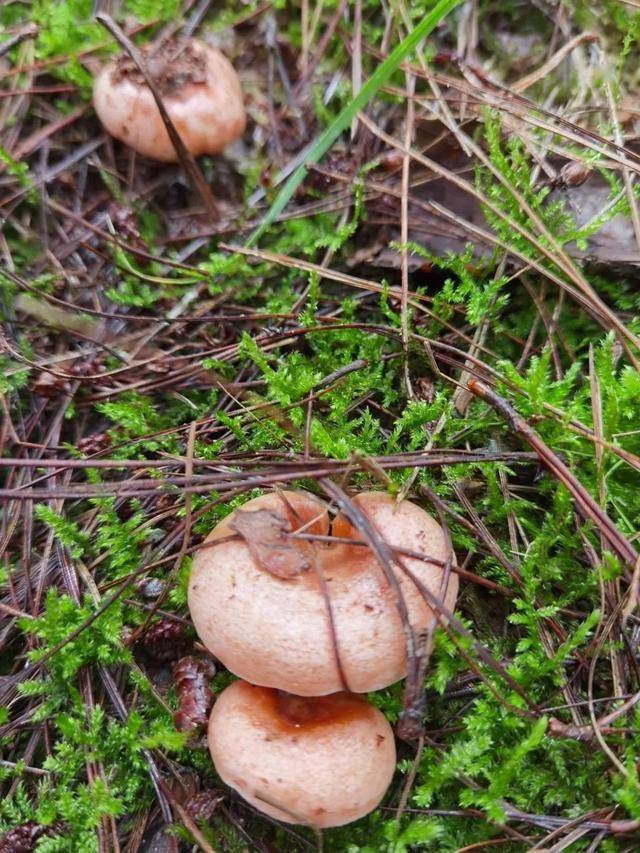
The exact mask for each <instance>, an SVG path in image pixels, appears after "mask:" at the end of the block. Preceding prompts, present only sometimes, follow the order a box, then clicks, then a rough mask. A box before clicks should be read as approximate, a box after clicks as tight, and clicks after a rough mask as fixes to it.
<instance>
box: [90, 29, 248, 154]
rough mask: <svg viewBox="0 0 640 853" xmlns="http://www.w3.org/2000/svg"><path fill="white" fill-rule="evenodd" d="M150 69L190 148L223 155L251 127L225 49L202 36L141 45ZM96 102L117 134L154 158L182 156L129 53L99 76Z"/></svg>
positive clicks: (108, 127)
mask: <svg viewBox="0 0 640 853" xmlns="http://www.w3.org/2000/svg"><path fill="white" fill-rule="evenodd" d="M140 53H141V54H142V56H143V59H144V62H145V66H146V70H147V72H148V74H149V76H150V78H151V79H152V81H153V83H154V84H155V86H156V88H157V90H158V92H159V93H160V94H161V95H162V104H163V106H164V108H165V109H166V111H167V114H168V115H169V117H170V119H171V124H172V125H173V127H174V128H175V130H176V131H177V133H178V134H179V136H180V139H181V140H182V142H183V143H184V145H185V147H186V149H187V150H188V151H189V152H190V154H192V155H193V156H194V157H198V156H199V155H201V154H218V153H219V152H221V151H223V150H224V149H225V148H226V147H227V146H228V145H229V144H230V143H231V142H233V141H234V139H237V138H238V137H239V136H240V135H241V134H242V132H243V131H244V128H245V123H246V115H245V110H244V105H243V102H242V91H241V89H240V81H239V80H238V75H237V74H236V72H235V71H234V69H233V66H232V65H231V63H230V62H229V60H228V59H226V57H225V56H223V55H222V53H220V51H218V50H215V48H212V47H209V46H208V45H206V44H204V43H203V42H201V41H198V40H196V39H189V40H188V41H184V42H178V41H176V40H169V41H164V42H161V43H159V44H156V45H153V46H151V47H148V48H143V49H141V51H140ZM93 103H94V106H95V109H96V112H97V113H98V117H99V118H100V121H101V122H102V124H103V125H104V127H105V128H106V130H108V131H109V133H110V134H111V135H112V136H115V137H116V139H120V140H121V141H122V142H126V144H127V145H129V146H130V147H131V148H134V149H135V150H136V151H138V152H140V153H141V154H145V155H146V156H147V157H152V158H153V159H154V160H161V161H163V162H165V163H175V162H177V161H178V159H179V157H178V153H177V152H176V149H175V147H174V144H173V142H172V141H171V139H170V136H169V133H168V131H167V128H166V126H165V122H164V121H163V119H162V116H161V114H160V110H159V108H158V105H157V103H156V100H155V97H154V94H153V93H152V91H151V89H150V88H149V86H148V85H147V84H146V82H145V79H144V75H143V73H142V72H141V70H140V68H139V67H138V66H137V65H136V64H135V62H133V60H132V59H131V58H130V57H128V56H125V55H123V56H120V57H119V58H118V59H116V60H114V61H113V62H109V63H108V64H107V65H106V66H105V67H104V68H103V69H102V71H101V72H100V74H99V75H98V77H97V78H96V81H95V84H94V90H93Z"/></svg>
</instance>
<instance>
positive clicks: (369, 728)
mask: <svg viewBox="0 0 640 853" xmlns="http://www.w3.org/2000/svg"><path fill="white" fill-rule="evenodd" d="M209 749H210V751H211V757H212V758H213V763H214V764H215V767H216V770H217V771H218V774H219V775H220V777H221V778H222V779H223V781H224V782H226V783H227V785H229V786H230V787H231V788H234V789H235V790H236V791H238V793H239V794H240V795H241V796H242V797H243V798H244V799H245V800H247V801H248V802H249V803H251V804H252V805H253V806H255V807H256V808H257V809H259V810H260V811H261V812H264V813H265V814H268V815H270V816H271V817H274V818H277V819H278V820H282V821H285V822H287V823H304V824H307V825H310V826H313V827H314V828H316V829H321V828H323V827H327V826H342V825H343V824H345V823H349V822H350V821H352V820H357V819H358V818H360V817H362V816H363V815H365V814H368V813H369V812H370V811H372V810H373V809H374V808H375V807H376V806H377V805H378V803H379V802H380V800H381V799H382V797H383V796H384V793H385V791H386V790H387V788H388V787H389V784H390V782H391V779H392V777H393V772H394V769H395V763H396V750H395V743H394V738H393V732H392V730H391V726H390V725H389V723H388V722H387V721H386V719H385V717H384V716H383V714H381V712H380V711H378V709H377V708H374V707H373V705H370V704H369V703H368V702H366V701H365V700H364V699H363V698H362V697H360V696H355V695H354V694H352V693H334V694H333V695H332V696H321V697H317V698H302V697H300V696H292V695H291V694H288V693H283V692H281V691H279V690H272V689H270V688H267V687H256V686H254V685H253V684H248V683H247V682H246V681H236V682H234V683H233V684H232V685H231V686H230V687H227V688H226V690H224V691H223V692H222V693H221V694H220V696H219V697H218V699H217V701H216V703H215V705H214V706H213V711H212V712H211V716H210V718H209Z"/></svg>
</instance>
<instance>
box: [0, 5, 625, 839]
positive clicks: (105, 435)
mask: <svg viewBox="0 0 640 853" xmlns="http://www.w3.org/2000/svg"><path fill="white" fill-rule="evenodd" d="M100 11H102V12H104V13H108V15H109V16H110V18H107V23H108V22H109V20H111V19H113V20H114V21H116V22H117V24H118V25H119V27H121V29H122V31H123V32H124V33H126V34H127V35H128V36H129V37H130V38H131V39H132V40H133V41H134V42H135V44H137V45H138V46H142V45H144V44H147V43H150V42H152V41H153V42H157V41H160V40H162V39H163V38H166V37H168V36H174V37H177V38H184V37H188V36H192V35H196V36H198V37H199V38H200V39H202V40H204V41H206V42H208V43H209V44H211V45H213V46H215V47H218V48H219V49H220V50H222V51H223V52H224V53H225V54H226V56H227V57H228V58H229V59H230V60H231V62H232V63H233V64H234V66H235V68H236V70H237V72H238V74H239V77H240V80H241V83H242V89H243V93H244V99H245V105H246V110H247V116H248V120H247V126H246V130H245V132H244V135H243V136H242V138H241V139H239V140H238V141H236V142H235V143H234V144H233V145H232V146H231V147H229V148H228V149H227V150H226V151H225V152H224V154H222V155H217V156H215V157H208V156H204V157H200V158H198V159H197V161H194V162H193V163H188V162H187V161H183V162H181V163H178V164H175V165H165V164H159V163H157V162H154V161H152V160H150V159H147V158H145V157H142V156H140V155H137V154H135V152H133V151H132V149H130V148H128V147H127V146H126V145H124V144H122V143H120V142H118V141H116V140H115V139H113V138H112V137H111V136H109V135H108V134H107V133H106V132H105V131H104V129H103V128H102V126H101V125H100V122H99V121H98V118H97V116H96V114H95V112H94V110H93V107H92V82H93V78H94V76H95V75H96V73H97V72H98V71H99V69H100V68H101V66H102V65H103V64H104V63H105V62H106V61H107V60H108V58H109V57H110V56H111V55H114V54H116V53H119V52H121V51H122V49H123V48H122V40H121V39H120V43H119V37H114V34H113V33H114V30H113V28H111V29H110V28H109V27H108V26H107V27H105V26H104V24H103V23H101V21H100V20H97V19H96V17H95V16H96V13H98V12H100ZM103 20H104V19H103ZM431 25H433V26H431ZM116 32H117V31H116ZM0 33H1V35H0V80H1V85H0V217H1V220H0V221H1V227H0V300H1V301H0V311H1V313H2V327H1V337H0V402H1V406H2V410H1V412H0V416H1V418H2V423H1V427H0V448H1V456H2V458H1V460H0V461H1V463H2V464H1V465H0V471H2V479H1V481H0V504H1V505H2V510H3V511H2V524H1V527H0V543H1V544H0V548H1V552H2V569H1V572H2V574H1V576H0V585H1V590H0V643H1V651H0V661H1V666H2V668H1V670H0V694H1V695H0V750H1V755H2V758H1V760H0V784H1V786H2V796H1V797H0V851H3V853H7V851H17V852H18V853H20V851H31V850H36V849H37V850H38V851H47V853H52V851H81V852H82V853H84V851H87V853H89V851H100V853H102V851H123V853H124V851H126V853H138V851H139V853H143V851H148V853H152V851H153V853H161V851H174V853H175V851H178V850H190V849H202V850H205V851H211V850H215V851H220V853H223V851H245V850H246V851H253V850H256V851H263V852H264V853H270V852H271V851H298V850H301V851H303V850H307V849H310V850H314V849H316V848H320V847H321V846H323V848H324V850H326V851H348V853H355V851H389V853H401V851H405V850H436V851H463V850H465V851H467V850H493V849H496V850H504V851H522V850H546V851H561V850H570V851H587V850H588V851H594V850H602V851H624V850H628V851H632V850H638V849H640V778H639V774H638V768H639V766H640V611H639V609H638V603H639V596H640V557H639V554H640V550H639V549H638V543H637V539H638V530H640V474H639V471H640V421H639V418H638V412H639V411H640V372H639V369H640V317H639V312H638V308H639V306H640V289H639V288H638V269H639V266H640V214H639V211H638V197H639V195H640V191H639V189H638V187H639V182H638V181H637V179H636V175H637V174H640V144H639V139H640V97H639V94H638V77H639V71H638V67H639V65H638V61H639V59H640V43H639V38H640V3H637V2H635V0H624V1H623V0H598V2H590V0H565V2H562V3H556V2H547V0H505V2H500V3H496V2H492V0H464V2H461V3H459V4H458V5H456V3H455V0H442V2H440V3H439V4H436V3H435V2H433V0H415V2H408V0H389V1H388V2H379V0H291V2H286V0H265V1H264V2H253V0H238V2H235V3H234V2H229V3H217V4H214V3H210V2H209V0H111V2H108V3H93V4H92V3H91V2H90V0H66V2H59V0H34V2H33V3H25V2H19V0H5V2H4V3H3V4H2V5H1V7H0ZM328 483H329V484H330V483H333V484H335V487H336V488H337V487H339V489H340V490H341V493H342V494H344V495H345V496H346V500H347V501H348V500H349V496H353V495H355V494H356V493H357V492H358V491H359V490H362V489H368V490H370V489H376V490H387V491H390V492H391V493H392V494H395V495H398V497H404V496H406V497H408V498H409V499H411V500H412V501H414V502H416V503H418V504H419V505H420V506H422V507H423V508H424V509H426V510H427V511H429V512H430V513H431V514H433V515H434V516H436V517H438V518H439V519H440V521H441V523H442V524H443V525H444V527H445V529H446V530H447V531H448V533H449V535H450V537H451V542H452V546H453V550H454V551H455V556H456V563H457V565H456V567H455V569H454V570H455V571H456V572H457V573H458V577H459V581H460V593H459V597H458V603H457V606H456V618H455V619H452V620H450V621H449V622H448V624H441V625H440V627H439V628H438V630H437V631H436V632H435V635H434V637H433V648H432V649H430V652H431V653H430V658H429V662H428V669H427V672H426V682H425V684H423V683H422V680H420V682H419V683H411V684H408V685H407V689H406V691H405V689H404V685H403V684H402V683H399V684H396V685H393V686H392V687H389V688H386V689H384V690H380V691H378V692H376V693H374V694H372V695H371V696H370V697H369V698H370V699H371V701H372V702H373V703H374V704H375V705H376V706H377V707H378V708H380V709H381V710H382V711H383V713H384V714H385V715H386V717H387V719H388V720H389V721H390V722H391V724H392V725H393V726H394V727H395V728H396V732H397V734H398V735H403V737H400V736H399V737H398V738H397V749H398V761H399V763H398V769H397V772H396V775H395V777H394V781H393V783H392V785H391V787H390V789H389V791H388V792H387V795H386V797H385V799H384V801H383V802H382V804H381V805H380V807H379V808H377V809H376V810H375V811H374V812H372V813H371V814H370V815H368V816H367V817H365V818H363V819H361V820H359V821H358V822H356V823H353V824H350V825H347V826H344V827H341V828H337V829H330V830H326V831H324V833H323V834H322V836H316V835H315V834H314V832H313V831H312V830H311V829H309V828H307V827H304V826H294V825H289V824H280V823H278V822H276V821H274V820H272V819H270V818H267V817H265V816H263V815H261V814H260V813H259V812H257V811H256V810H255V809H254V808H253V807H251V806H249V805H248V804H247V803H246V802H245V801H243V800H242V799H241V798H240V797H239V796H238V795H237V794H236V793H235V792H234V791H233V790H231V789H229V788H228V787H226V786H225V785H224V784H223V783H222V781H221V780H220V779H219V778H218V777H217V775H216V773H215V770H214V768H213V765H212V762H211V759H210V757H209V753H208V750H207V744H206V740H205V737H204V734H203V729H202V726H200V725H199V722H198V720H199V717H198V714H200V715H202V713H203V709H202V708H201V707H199V706H198V701H197V700H199V699H201V698H202V697H203V696H204V697H206V695H207V691H206V689H204V688H202V689H201V690H200V693H199V694H197V695H195V696H194V695H193V694H188V692H187V693H185V691H184V690H183V689H182V688H183V687H184V683H185V682H186V681H189V679H190V678H191V677H192V676H193V679H195V681H196V682H197V678H198V677H199V675H198V673H202V672H203V671H204V667H205V664H206V661H207V654H206V650H205V649H204V647H203V646H202V645H201V644H200V643H199V641H198V639H197V637H196V634H195V632H194V630H193V625H192V623H191V620H190V617H189V612H188V608H187V582H188V577H189V571H190V566H191V562H192V555H193V553H194V552H195V551H196V550H197V548H198V546H199V544H200V543H201V541H202V539H203V537H204V536H206V534H207V533H208V532H209V531H210V530H211V528H212V527H213V526H214V525H215V524H216V523H217V522H218V521H220V520H221V519H222V518H223V517H225V516H226V515H228V514H229V512H231V511H232V510H233V509H236V508H238V507H240V506H242V504H244V503H245V502H246V501H247V500H249V499H250V498H253V497H256V496H257V495H259V494H261V493H263V492H264V491H268V490H270V489H273V488H277V487H278V486H287V487H295V488H304V489H308V490H310V491H312V492H313V493H315V494H316V495H318V496H320V497H323V498H325V499H328V490H329V491H330V489H328V486H327V484H328ZM329 497H330V496H329ZM329 502H330V501H329ZM434 606H435V605H434ZM436 609H437V608H436ZM440 622H441V623H443V622H446V620H443V618H442V614H440ZM185 658H187V660H186V661H185ZM185 668H186V669H185ZM190 668H191V669H190ZM185 673H186V674H185ZM231 680H232V676H231V675H230V673H228V672H227V671H226V670H225V669H224V667H222V665H220V664H216V672H215V675H214V676H213V677H212V678H210V679H209V681H208V687H209V688H210V689H211V691H212V692H213V694H214V696H215V695H216V694H218V693H219V692H220V691H221V690H222V689H224V687H225V686H227V685H228V684H229V683H230V681H231ZM201 687H202V685H201ZM423 687H424V689H425V690H426V694H425V693H423ZM421 699H424V709H423V718H422V727H421V728H420V729H416V730H414V731H413V732H407V730H406V727H404V726H403V720H405V721H406V717H403V706H404V705H405V703H409V704H411V703H413V704H414V705H415V704H416V703H417V706H418V707H422V706H421V705H420V700H421ZM179 707H180V709H181V714H182V716H180V715H178V716H176V713H177V712H178V708H179ZM185 714H186V715H187V716H189V714H191V717H192V720H191V722H192V723H193V725H192V726H191V730H189V731H184V730H183V729H184V728H185V726H184V715H185ZM177 723H180V724H179V725H178V724H177ZM398 723H400V726H399V728H398ZM187 728H188V726H187Z"/></svg>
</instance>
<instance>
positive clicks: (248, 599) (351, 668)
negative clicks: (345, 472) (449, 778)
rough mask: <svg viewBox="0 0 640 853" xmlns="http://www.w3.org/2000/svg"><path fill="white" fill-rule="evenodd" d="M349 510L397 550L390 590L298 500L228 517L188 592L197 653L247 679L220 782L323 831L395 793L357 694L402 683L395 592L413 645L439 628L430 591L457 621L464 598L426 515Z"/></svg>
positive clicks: (331, 526)
mask: <svg viewBox="0 0 640 853" xmlns="http://www.w3.org/2000/svg"><path fill="white" fill-rule="evenodd" d="M353 503H354V504H355V506H356V507H357V509H358V510H359V511H360V512H361V513H362V514H364V516H365V517H366V518H367V520H368V522H369V523H370V524H371V526H372V527H373V528H374V529H375V530H376V531H377V533H379V534H380V535H381V537H382V538H383V539H384V540H385V541H386V543H387V544H388V546H390V548H391V549H392V550H393V549H395V553H396V559H395V560H394V562H393V567H392V570H393V572H394V577H395V583H393V584H392V583H390V580H389V578H388V576H387V574H386V573H385V571H384V570H383V568H382V567H381V565H380V563H379V561H378V559H377V558H376V556H375V555H374V553H373V551H372V550H371V549H370V548H369V547H368V546H367V545H366V543H365V542H364V541H363V540H362V538H361V535H360V533H359V531H358V530H357V529H356V528H354V526H353V525H352V524H351V523H350V522H349V520H348V519H347V518H346V517H345V516H344V515H343V514H339V515H338V516H337V517H335V518H334V519H333V522H332V523H331V522H330V518H329V513H328V507H327V505H326V504H325V503H323V502H322V501H320V500H319V499H317V498H316V497H314V496H313V495H311V494H310V493H307V492H302V491H284V492H275V493H271V494H265V495H263V496H261V497H259V498H256V499H254V500H251V501H249V502H248V503H247V504H245V505H244V506H243V507H242V508H241V509H237V510H235V511H234V512H233V513H231V514H230V515H229V516H227V517H226V518H225V519H224V520H223V521H222V522H220V523H219V524H218V525H217V526H216V527H215V528H214V530H213V531H212V532H211V533H210V534H209V536H208V537H207V538H206V540H205V542H204V543H203V546H202V547H201V549H200V550H199V551H198V553H197V554H196V557H195V559H194V563H193V567H192V572H191V577H190V581H189V593H188V595H189V609H190V611H191V616H192V619H193V623H194V626H195V629H196V631H197V633H198V635H199V637H200V639H201V640H202V642H203V643H204V645H205V646H206V647H207V648H208V649H209V651H210V652H211V653H212V654H213V655H214V656H215V657H216V658H218V660H220V661H221V662H222V663H223V664H224V665H225V666H226V667H227V669H228V670H229V671H230V672H232V673H233V674H234V675H237V676H239V677H240V678H241V679H242V681H238V682H235V683H234V684H232V685H231V687H228V688H227V689H226V690H225V691H223V693H222V694H221V695H220V696H219V697H218V699H217V702H216V704H215V705H214V708H213V711H212V713H211V717H210V722H209V747H210V751H211V755H212V758H213V761H214V764H215V766H216V769H217V771H218V773H219V775H220V776H221V778H222V779H223V780H224V781H225V782H226V783H227V784H228V785H230V786H231V787H232V788H234V789H235V790H237V791H238V792H239V793H240V794H241V795H242V796H243V797H244V798H245V799H246V800H248V801H249V802H250V803H252V804H253V805H254V806H256V808H258V809H260V810H261V811H263V812H265V813H267V814H269V815H271V816H273V817H277V818H279V819H280V820H283V821H288V822H292V823H305V824H308V825H311V826H313V827H316V828H321V827H327V826H339V825H342V824H344V823H347V822H349V821H352V820H356V819H357V818H359V817H362V816H363V815H365V814H367V813H368V812H369V811H371V810H372V809H373V808H375V807H376V806H377V805H378V803H379V802H380V800H381V799H382V797H383V795H384V793H385V791H386V789H387V787H388V785H389V784H390V782H391V778H392V775H393V770H394V765H395V746H394V738H393V733H392V731H391V728H390V726H389V724H388V722H387V721H386V719H385V718H384V716H383V715H382V714H381V713H380V712H379V711H378V710H377V709H375V708H374V707H373V706H371V705H370V704H369V703H368V702H366V701H365V700H364V699H363V698H362V697H361V696H358V695H357V694H361V693H366V692H368V691H372V690H377V689H380V688H382V687H386V686H387V685H389V684H393V683H394V682H396V681H398V680H400V679H401V678H403V677H404V676H405V675H406V673H407V654H406V647H405V631H404V625H403V619H402V617H401V615H400V613H399V610H398V604H397V597H396V596H397V593H398V591H399V592H400V594H401V597H402V599H403V600H404V604H405V607H406V614H405V618H406V619H407V621H408V623H409V625H410V626H411V628H412V629H413V632H414V633H415V634H416V635H417V634H420V633H421V632H424V631H425V629H426V628H427V626H428V625H429V624H430V622H431V621H432V619H433V616H434V613H433V611H432V609H431V607H430V606H429V604H428V603H427V601H426V600H425V598H429V596H425V595H424V591H425V590H428V592H429V593H430V594H431V595H432V596H433V597H435V598H440V597H442V600H443V604H444V607H445V609H446V610H447V611H451V610H452V609H453V607H454V605H455V600H456V596H457V588H458V583H457V576H456V575H455V574H451V576H450V577H449V578H448V580H447V584H446V589H442V588H441V587H442V586H443V577H444V574H443V567H444V566H445V565H446V562H447V559H448V557H449V556H450V555H449V552H448V545H447V541H446V538H445V535H444V532H443V530H442V528H441V527H440V525H439V524H437V522H436V521H434V519H433V518H432V517H431V516H430V515H429V514H428V513H427V512H425V511H424V510H423V509H421V508H420V507H418V506H416V505H415V504H412V503H410V502H408V501H403V502H402V503H400V504H398V503H397V502H396V501H395V499H394V498H392V497H391V496H389V495H387V494H383V493H380V492H364V493H361V494H359V495H358V496H356V497H355V498H353ZM398 555H399V556H398ZM418 555H420V556H418ZM394 587H395V589H394Z"/></svg>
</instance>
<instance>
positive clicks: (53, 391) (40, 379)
mask: <svg viewBox="0 0 640 853" xmlns="http://www.w3.org/2000/svg"><path fill="white" fill-rule="evenodd" d="M31 389H32V391H33V392H34V394H37V395H38V396H39V397H46V398H47V399H48V400H56V399H58V398H59V397H63V396H64V395H65V394H68V393H69V392H70V391H71V385H70V383H69V380H68V379H65V377H64V376H60V375H57V374H54V373H49V372H48V371H46V370H43V371H41V372H40V373H39V374H38V375H37V376H36V378H35V379H34V380H33V381H32V383H31Z"/></svg>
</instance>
